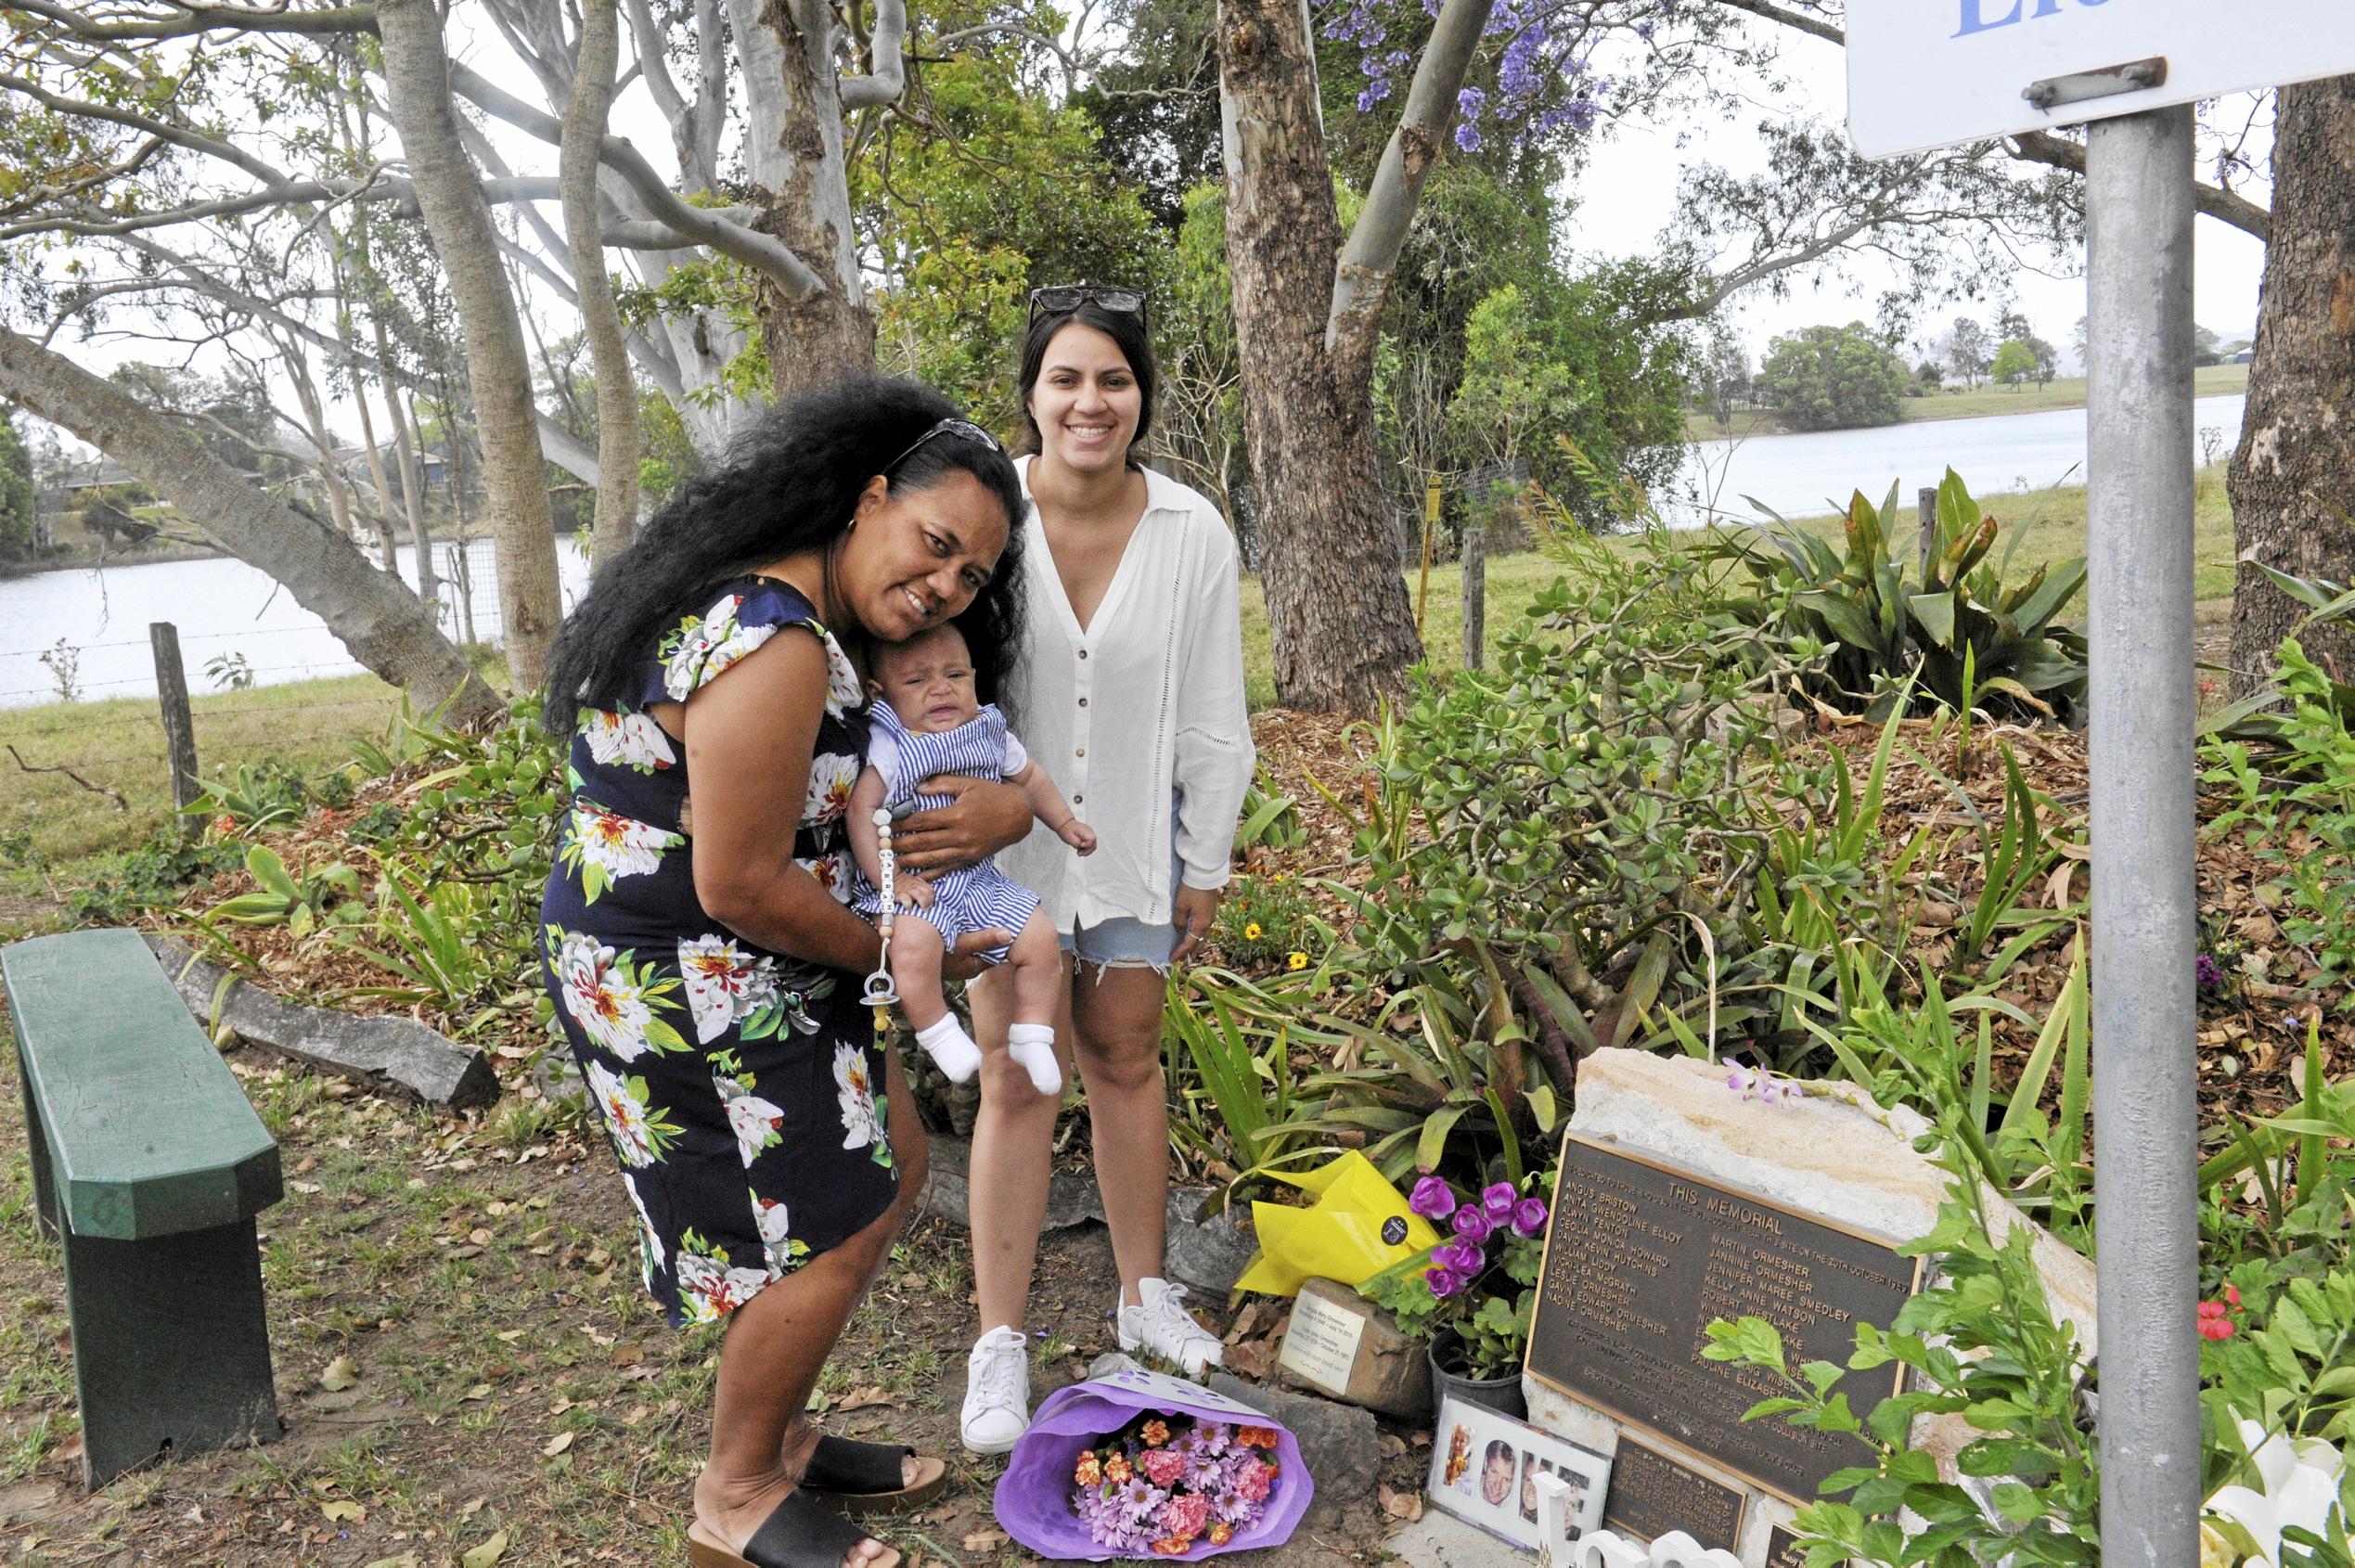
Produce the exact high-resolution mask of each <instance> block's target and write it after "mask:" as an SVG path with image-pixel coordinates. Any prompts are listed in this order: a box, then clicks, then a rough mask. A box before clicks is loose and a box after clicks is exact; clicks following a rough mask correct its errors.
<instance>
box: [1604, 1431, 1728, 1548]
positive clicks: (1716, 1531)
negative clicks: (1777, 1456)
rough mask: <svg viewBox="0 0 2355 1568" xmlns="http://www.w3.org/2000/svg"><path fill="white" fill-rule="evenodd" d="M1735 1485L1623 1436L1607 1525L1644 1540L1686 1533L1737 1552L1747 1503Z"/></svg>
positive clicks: (1607, 1508)
mask: <svg viewBox="0 0 2355 1568" xmlns="http://www.w3.org/2000/svg"><path fill="white" fill-rule="evenodd" d="M1747 1501H1748V1499H1747V1498H1745V1497H1744V1496H1743V1495H1742V1493H1741V1492H1740V1491H1739V1490H1737V1489H1736V1488H1734V1487H1731V1486H1728V1485H1725V1484H1722V1483H1720V1482H1718V1481H1715V1480H1712V1479H1711V1478H1710V1477H1708V1476H1705V1475H1704V1474H1702V1473H1701V1472H1699V1471H1697V1470H1695V1469H1693V1468H1692V1466H1691V1465H1688V1464H1685V1463H1683V1462H1682V1461H1680V1460H1678V1459H1671V1458H1669V1457H1668V1456H1667V1455H1666V1454H1663V1453H1660V1452H1659V1451H1658V1450H1656V1449H1652V1448H1647V1447H1645V1446H1643V1445H1642V1444H1641V1443H1635V1442H1630V1441H1628V1440H1627V1439H1625V1438H1622V1439H1621V1440H1620V1443H1619V1451H1618V1452H1617V1453H1616V1454H1614V1455H1613V1456H1611V1491H1610V1493H1609V1495H1608V1496H1606V1497H1604V1498H1603V1501H1602V1522H1603V1523H1605V1524H1606V1525H1610V1526H1613V1527H1615V1528H1616V1529H1620V1530H1625V1531H1626V1532H1627V1533H1628V1534H1629V1535H1631V1536H1641V1537H1643V1539H1645V1540H1647V1541H1648V1540H1652V1539H1653V1538H1654V1537H1655V1536H1665V1535H1667V1533H1668V1532H1669V1531H1671V1530H1681V1531H1683V1532H1684V1533H1685V1534H1686V1535H1688V1536H1692V1538H1693V1539H1694V1540H1696V1541H1699V1542H1700V1543H1701V1544H1702V1545H1703V1546H1704V1547H1708V1548H1711V1549H1718V1550H1722V1551H1731V1550H1733V1549H1734V1543H1735V1542H1736V1541H1738V1540H1740V1539H1741V1537H1742V1509H1743V1505H1744V1503H1745V1502H1747Z"/></svg>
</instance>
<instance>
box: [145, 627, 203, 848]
mask: <svg viewBox="0 0 2355 1568" xmlns="http://www.w3.org/2000/svg"><path fill="white" fill-rule="evenodd" d="M148 644H149V646H151V647H152V648H153V649H155V700H156V704H157V706H158V707H160V708H161V709H162V711H163V750H164V755H165V757H166V759H167V760H168V762H169V764H170V765H171V768H172V809H173V810H174V811H186V810H187V807H188V804H189V803H190V802H192V801H194V800H195V799H196V798H197V796H198V795H199V793H201V792H202V790H201V788H200V787H199V784H198V783H197V750H196V715H195V714H194V713H191V712H190V711H189V708H188V675H187V671H186V670H185V669H183V668H182V667H181V664H180V629H179V628H178V627H177V626H174V624H173V623H171V622H169V621H151V622H149V623H148ZM182 826H183V827H185V826H187V823H186V821H185V819H184V820H183V822H182Z"/></svg>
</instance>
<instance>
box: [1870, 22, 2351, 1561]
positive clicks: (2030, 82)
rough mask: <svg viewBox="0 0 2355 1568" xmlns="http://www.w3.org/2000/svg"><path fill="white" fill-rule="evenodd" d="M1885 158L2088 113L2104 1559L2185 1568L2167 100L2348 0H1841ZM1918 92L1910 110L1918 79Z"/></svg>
mask: <svg viewBox="0 0 2355 1568" xmlns="http://www.w3.org/2000/svg"><path fill="white" fill-rule="evenodd" d="M1847 68H1848V135H1849V138H1850V139H1851V140H1852V141H1853V142H1854V143H1855V144H1856V146H1857V148H1858V150H1859V151H1860V152H1862V153H1864V154H1865V155H1866V156H1868V157H1873V158H1885V157H1890V156H1893V155H1895V154H1898V153H1901V152H1909V151H1913V150H1917V149H1922V148H1933V147H1939V146H1946V145H1950V144H1952V143H1956V142H1963V141H1972V140H1976V139H1979V138H1982V137H1988V136H1996V135H2017V134H2020V133H2024V132H2031V131H2041V130H2048V129H2051V128H2053V127H2056V126H2062V125H2067V124H2071V123H2077V122H2090V123H2089V124H2088V132H2087V147H2086V218H2087V231H2088V246H2087V251H2088V256H2087V260H2088V266H2087V286H2086V293H2087V310H2086V315H2087V324H2086V325H2087V332H2086V349H2087V354H2086V357H2087V362H2088V363H2087V366H2086V371H2087V379H2088V389H2087V390H2088V403H2089V405H2090V406H2089V408H2088V411H2087V418H2088V422H2089V424H2090V426H2091V441H2090V443H2089V448H2088V456H2089V458H2090V463H2089V469H2090V472H2089V474H2088V487H2089V495H2088V506H2087V516H2086V524H2087V527H2086V533H2087V538H2086V555H2087V558H2088V563H2089V571H2088V578H2087V593H2088V598H2089V599H2090V602H2091V611H2092V614H2091V638H2090V641H2091V666H2092V669H2091V703H2090V707H2091V726H2092V733H2091V775H2092V777H2091V794H2092V803H2091V831H2092V849H2093V867H2094V872H2093V889H2092V926H2093V952H2092V983H2093V984H2092V1004H2093V1007H2092V1011H2093V1140H2094V1141H2093V1152H2094V1172H2093V1175H2094V1183H2093V1185H2094V1193H2095V1196H2096V1199H2097V1200H2098V1202H2099V1215H2100V1227H2101V1256H2100V1259H2099V1262H2098V1264H2097V1266H2096V1275H2097V1279H2098V1284H2097V1287H2096V1289H2097V1294H2098V1297H2099V1306H2098V1310H2099V1316H2100V1322H2099V1329H2100V1353H2101V1442H2102V1519H2101V1532H2102V1559H2103V1561H2104V1562H2105V1563H2110V1564H2117V1565H2118V1568H2186V1565H2188V1564H2191V1563H2195V1562H2198V1561H2199V1512H2200V1501H2201V1497H2200V1469H2201V1465H2200V1459H2201V1456H2200V1428H2199V1358H2198V1354H2197V1347H2198V1343H2199V1342H2198V1340H2197V1338H2196V1336H2195V1335H2194V1332H2193V1328H2194V1323H2195V1322H2196V1321H2197V1313H2198V1301H2197V1292H2198V1279H2199V1210H2198V1199H2197V1175H2198V1161H2199V1110H2198V1099H2197V1095H2196V1088H2197V1071H2198V1057H2197V1046H2196V1040H2195V1032H2196V1011H2195V997H2194V981H2193V972H2192V971H2193V963H2194V958H2195V957H2196V956H2197V949H2198V927H2197V903H2198V888H2197V884H2196V880H2195V877H2196V870H2195V866H2194V846H2195V843H2196V836H2197V831H2198V829H2197V823H2196V820H2195V818H2194V801H2193V783H2194V771H2193V770H2194V751H2193V723H2194V709H2193V657H2192V654H2193V641H2192V526H2193V516H2192V513H2193V500H2194V491H2193V469H2192V439H2193V437H2192V214H2193V204H2192V197H2193V186H2192V109H2191V108H2190V105H2191V104H2192V102H2193V101H2194V100H2195V99H2198V98H2202V97H2211V96H2216V95H2218V94H2220V93H2224V92H2230V91H2233V90H2236V89H2240V88H2246V87H2262V86H2271V85H2279V84H2284V83H2289V82H2302V81H2308V80H2312V79H2315V78H2319V77H2324V76H2336V75H2340V74H2342V73H2345V72H2347V71H2355V13H2350V10H2349V0H2233V3H2232V4H2224V3H2222V0H2133V3H2132V4H2112V3H2110V0H1849V4H1848V6H1847ZM1925 72H1926V73H1928V75H1929V76H1930V77H1931V78H1932V79H1934V80H1936V81H1937V83H1938V84H1939V90H1938V91H1937V92H1935V93H1924V92H1922V91H1921V90H1920V83H1921V81H1922V80H1923V79H1924V73H1925Z"/></svg>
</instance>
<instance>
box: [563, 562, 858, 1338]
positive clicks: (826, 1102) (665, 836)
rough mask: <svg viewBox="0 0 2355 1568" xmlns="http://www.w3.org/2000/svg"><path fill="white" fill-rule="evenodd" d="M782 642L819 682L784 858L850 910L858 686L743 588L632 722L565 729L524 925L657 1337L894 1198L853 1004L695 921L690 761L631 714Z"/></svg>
mask: <svg viewBox="0 0 2355 1568" xmlns="http://www.w3.org/2000/svg"><path fill="white" fill-rule="evenodd" d="M791 627H801V628H806V631H807V632H808V633H810V634H815V635H816V636H818V637H819V638H820V639H822V640H823V641H824V643H825V645H826V666H827V672H828V678H827V685H826V711H825V714H824V716H823V717H822V718H821V719H820V721H819V723H818V729H817V748H816V752H815V754H814V755H813V756H812V757H811V759H810V771H809V790H808V796H807V799H806V800H805V801H804V803H803V806H802V815H801V822H800V828H799V831H798V832H797V834H796V836H795V842H794V846H793V853H794V856H795V858H796V859H797V860H798V861H799V862H800V864H801V865H802V866H803V867H804V868H806V869H807V870H809V871H810V872H811V874H812V875H814V876H816V877H817V880H818V881H819V882H820V883H821V884H822V885H824V886H825V887H826V888H827V890H828V891H829V892H830V893H833V894H834V896H835V897H837V898H840V899H844V900H847V899H848V897H849V896H850V891H851V875H850V860H849V855H848V851H847V845H846V842H845V838H844V834H843V810H844V808H845V806H846V805H847V804H848V803H849V801H850V791H851V786H852V784H853V783H855V782H856V779H857V777H858V771H859V767H860V758H861V756H862V755H863V753H864V752H865V750H866V729H867V716H866V713H864V711H863V709H862V708H861V706H860V703H861V700H862V696H863V693H862V691H861V688H860V686H859V682H858V678H857V675H856V673H855V672H854V671H853V670H852V669H851V666H850V662H849V661H848V660H847V659H845V658H844V657H843V650H842V649H841V647H840V646H838V645H837V644H836V643H835V641H834V638H833V636H831V634H830V633H829V632H828V631H827V630H826V628H825V626H824V625H822V624H821V623H819V621H818V619H817V613H816V611H815V610H812V609H811V607H810V604H809V601H808V600H807V599H805V598H803V597H802V596H801V595H800V594H799V593H797V592H795V591H794V590H793V589H792V588H791V587H790V586H788V585H785V584H782V583H779V582H777V581H775V580H773V579H770V578H766V577H757V576H746V577H741V578H738V579H736V580H735V581H733V582H731V583H729V584H727V585H725V586H724V587H723V588H722V589H721V590H720V591H719V592H718V594H717V596H716V597H715V598H714V600H713V602H712V603H711V604H710V605H709V606H708V607H707V608H706V609H704V610H702V611H701V613H698V614H691V615H688V616H687V617H686V618H685V619H683V620H682V621H680V622H679V623H678V624H677V625H676V627H675V628H673V629H672V630H671V632H670V633H669V634H668V635H667V636H664V637H663V639H662V642H661V644H660V646H659V647H658V648H656V649H650V650H649V657H648V660H647V662H646V664H645V668H644V671H643V675H642V679H641V682H640V686H639V689H638V692H637V698H636V700H634V701H629V702H624V704H622V705H621V711H619V712H613V713H606V712H600V711H598V710H594V709H588V708H584V709H582V710H581V715H580V722H579V726H578V730H577V733H575V735H574V736H573V751H572V767H571V782H572V785H573V807H572V811H571V814H570V816H569V818H568V820H567V821H566V823H565V826H564V830H563V833H562V835H561V837H560V841H559V843H558V848H557V856H556V865H555V867H554V868H553V869H552V870H551V872H550V873H549V876H548V881H547V894H546V897H545V899H544V901H543V903H542V906H541V927H542V945H541V958H542V962H543V966H544V972H545V978H546V981H547V988H548V993H549V995H550V996H553V997H554V998H555V1002H556V1024H557V1026H558V1027H559V1028H560V1030H561V1031H562V1033H563V1035H564V1037H565V1039H566V1040H567V1041H568V1042H569V1043H570V1044H571V1046H572V1047H573V1056H574V1058H575V1059H576V1060H578V1061H579V1062H580V1064H581V1072H582V1073H583V1075H584V1076H585V1077H586V1080H587V1086H588V1092H589V1098H590V1099H592V1100H594V1101H595V1102H596V1105H597V1107H598V1112H599V1114H600V1116H601V1118H602V1120H603V1122H604V1124H605V1130H606V1132H607V1134H608V1135H609V1136H610V1137H611V1139H612V1144H613V1152H614V1154H615V1156H616V1157H617V1158H618V1159H619V1160H620V1162H621V1166H622V1184H623V1186H624V1188H625V1189H627V1190H628V1192H629V1196H630V1202H631V1205H632V1206H633V1207H634V1208H635V1209H636V1210H637V1217H638V1222H639V1240H640V1243H641V1246H642V1248H643V1251H644V1254H645V1256H644V1268H643V1275H644V1278H645V1280H646V1288H647V1290H648V1291H650V1292H652V1294H653V1296H654V1299H655V1300H656V1301H657V1302H659V1303H661V1304H662V1306H663V1311H664V1312H665V1313H666V1314H667V1315H668V1316H669V1317H670V1319H671V1321H672V1322H673V1323H675V1324H677V1323H708V1322H712V1321H714V1320H715V1319H718V1318H720V1317H725V1316H726V1315H727V1313H729V1312H731V1311H733V1310H734V1309H735V1308H737V1307H739V1306H740V1305H743V1304H744V1303H745V1302H747V1301H749V1300H751V1299H752V1298H753V1295H754V1294H755V1293H757V1292H759V1291H760V1290H761V1288H762V1287H763V1286H765V1285H766V1284H767V1283H768V1282H769V1281H770V1280H772V1279H777V1278H778V1277H779V1275H781V1274H784V1273H785V1272H787V1271H788V1270H790V1269H792V1268H796V1267H798V1266H800V1265H801V1264H803V1263H804V1262H805V1261H806V1260H807V1259H809V1258H810V1257H812V1256H814V1255H816V1254H817V1253H822V1252H825V1251H827V1250H828V1249H829V1248H830V1247H834V1246H837V1245H839V1244H840V1243H841V1242H843V1241H844V1240H848V1239H849V1238H850V1237H852V1236H854V1235H856V1234H857V1233H858V1232H859V1231H860V1230H862V1229H864V1228H866V1227H868V1226H869V1225H870V1224H872V1223H873V1222H874V1221H875V1219H877V1218H878V1217H879V1216H880V1215H882V1213H883V1211H884V1210H885V1209H886V1208H888V1207H889V1206H890V1205H891V1202H892V1201H893V1199H894V1196H895V1195H896V1194H897V1192H898V1189H899V1174H898V1171H897V1170H896V1168H895V1167H894V1165H893V1163H892V1152H891V1145H890V1143H889V1141H888V1140H887V1139H886V1138H885V1137H884V1134H883V1114H884V1101H883V1099H882V1098H880V1091H881V1089H882V1085H883V1082H884V1077H883V1053H882V1048H881V1047H880V1046H879V1045H878V1043H877V1041H876V1038H875V1035H874V1029H873V1025H872V1023H871V1022H870V1020H869V1013H868V1011H867V1009H865V1008H864V1007H863V1006H862V1005H861V1004H860V1001H859V988H858V985H857V983H856V981H854V980H853V979H852V978H851V977H849V976H847V975H844V974H843V973H841V972H839V971H837V970H830V969H825V968H822V967H819V966H817V965H814V964H809V963H806V962H804V961H802V960H800V959H796V958H789V957H787V956H786V955H784V954H782V953H774V952H770V951H768V950H767V949H766V948H762V947H758V946H755V945H753V944H752V943H751V942H748V941H746V940H745V939H744V938H743V937H741V936H739V935H738V934H736V933H735V932H732V931H730V930H728V929H727V927H726V926H724V925H722V924H721V923H720V922H719V921H717V920H715V919H712V917H711V916H709V915H707V914H706V913H704V911H703V906H702V904H701V901H700V900H699V899H698V898H697V897H696V894H695V876H694V869H693V865H692V855H691V854H690V851H689V846H688V840H687V837H686V836H685V835H684V834H683V833H681V832H680V831H679V815H680V807H681V806H682V805H683V804H684V803H685V802H686V800H687V795H688V778H687V755H686V748H685V746H683V745H681V744H679V743H678V742H676V741H674V740H673V739H671V737H670V736H669V735H668V734H666V733H665V732H664V731H663V727H662V726H660V725H659V724H657V723H655V721H654V719H653V718H652V717H651V716H650V714H649V713H647V712H646V710H647V709H648V708H649V707H650V706H651V705H652V704H654V703H658V702H664V701H671V702H683V701H685V700H687V699H688V698H689V697H691V696H693V695H694V693H695V692H696V691H697V690H698V689H700V688H701V687H702V686H703V684H704V683H705V682H707V681H710V680H712V679H714V677H715V676H717V675H719V674H720V673H721V672H722V671H724V670H726V669H727V667H728V666H729V665H731V664H733V663H735V662H736V661H738V660H739V659H741V658H743V657H744V656H745V655H746V654H748V653H751V652H752V651H753V649H757V648H759V647H760V646H761V645H762V644H764V643H766V641H767V640H768V639H769V638H770V637H772V636H776V635H777V634H778V633H779V631H782V630H785V629H787V628H791ZM794 635H802V634H800V633H795V634H794Z"/></svg>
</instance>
